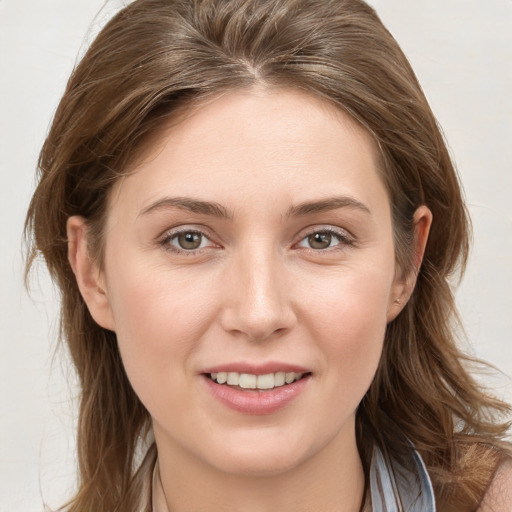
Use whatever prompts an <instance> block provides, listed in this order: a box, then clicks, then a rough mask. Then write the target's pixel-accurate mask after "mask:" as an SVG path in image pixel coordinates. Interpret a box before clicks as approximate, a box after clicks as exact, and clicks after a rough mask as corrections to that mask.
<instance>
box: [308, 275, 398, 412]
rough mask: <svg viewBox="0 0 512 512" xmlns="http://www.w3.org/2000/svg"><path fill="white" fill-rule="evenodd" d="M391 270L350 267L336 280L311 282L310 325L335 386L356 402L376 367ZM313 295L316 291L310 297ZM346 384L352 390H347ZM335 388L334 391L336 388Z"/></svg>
mask: <svg viewBox="0 0 512 512" xmlns="http://www.w3.org/2000/svg"><path fill="white" fill-rule="evenodd" d="M390 275H391V272H377V271H375V270H372V269H371V268H367V269H361V270H360V271H358V272H350V273H349V272H347V273H345V274H343V275H339V276H338V279H333V280H332V282H335V283H336V285H334V286H330V287H326V286H324V287H322V288H321V289H320V288H316V290H315V287H314V286H313V287H310V291H311V290H313V293H310V295H309V306H308V308H307V311H308V313H307V318H308V320H307V325H308V329H309V330H310V336H311V337H313V339H316V340H317V343H318V344H319V345H320V346H321V348H322V354H323V357H324V360H323V364H324V365H325V366H326V367H328V368H330V370H332V371H329V372H326V373H325V375H326V379H328V380H329V385H330V387H331V389H333V390H335V389H336V388H337V389H338V390H341V389H343V390H344V392H343V393H339V399H340V400H350V401H353V403H352V404H351V405H357V403H358V402H359V400H360V399H361V398H362V396H363V395H364V393H365V392H366V390H367V389H368V387H369V386H370V384H371V381H372V379H373V377H374V375H375V372H376V370H377V366H378V363H379V360H380V356H381V353H382V347H383V341H384V335H385V331H386V325H387V311H388V304H389V294H390V287H391V282H390V281H391V279H390V277H389V276H390ZM312 296H313V297H312ZM347 390H351V391H350V393H347ZM335 393H336V391H335Z"/></svg>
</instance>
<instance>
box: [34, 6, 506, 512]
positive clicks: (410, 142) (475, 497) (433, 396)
mask: <svg viewBox="0 0 512 512" xmlns="http://www.w3.org/2000/svg"><path fill="white" fill-rule="evenodd" d="M255 85H261V86H264V87H267V88H293V89H296V90H297V89H298V90H301V91H304V92H306V93H308V94H311V95H313V96H315V97H318V98H323V99H324V100H326V101H329V102H330V103H332V104H334V105H336V106H337V107H338V108H339V109H341V110H343V111H345V112H347V113H348V114H349V115H350V116H352V118H354V119H355V120H357V121H358V122H359V123H360V124H361V125H362V126H364V127H365V128H366V129H367V130H368V131H369V132H370V133H371V134H372V136H373V138H374V139H375V141H376V143H377V145H378V148H379V152H380V169H379V171H380V172H381V173H382V178H383V180H384V182H385V185H386V187H387V190H388V193H389V198H390V202H391V208H392V219H393V228H394V237H395V240H394V242H395V251H396V260H397V266H398V268H400V269H401V270H402V271H403V272H413V273H416V274H417V282H416V286H415V289H414V291H413V293H412V296H411V298H410V300H409V301H408V303H407V305H406V306H405V308H404V310H403V311H402V312H401V314H400V315H399V316H398V317H397V318H396V319H395V320H394V321H393V322H391V323H390V324H389V325H388V328H387V332H386V335H385V340H384V348H383V353H382V357H381V361H380V365H379V368H378V370H377V373H376V376H375V378H374V381H373V383H372V384H371V387H370V389H369V390H368V392H367V394H366V395H365V397H364V399H363V401H362V403H361V404H360V406H359V408H358V411H357V419H356V425H357V442H358V448H359V452H360V454H361V458H362V461H363V465H364V467H365V470H366V471H368V466H369V463H370V458H371V453H372V449H373V447H374V446H375V445H377V446H379V447H381V449H383V450H386V451H387V452H392V453H400V450H403V449H405V446H406V444H407V442H408V441H407V440H409V441H410V442H412V443H413V445H414V446H415V447H416V449H417V450H418V451H419V452H420V454H421V455H422V457H423V459H424V461H425V464H426V467H427V469H428V472H429V474H430V476H431V479H432V482H433V486H434V490H435V494H436V499H437V503H438V509H439V510H440V511H443V510H450V509H452V508H453V509H457V510H463V509H465V507H466V508H468V509H471V508H473V509H474V508H476V507H477V505H478V503H479V502H480V501H481V499H482V496H483V494H484V492H485V490H486V487H487V485H488V483H489V481H490V479H491V477H492V475H493V472H494V470H495V467H496V464H497V461H498V458H499V456H498V454H499V450H497V449H496V447H497V446H504V444H500V443H501V442H502V441H503V439H505V436H506V432H507V428H508V425H507V424H506V423H504V422H501V423H500V421H501V420H500V421H498V419H499V418H502V417H503V415H506V414H509V413H510V410H509V408H508V406H507V405H506V404H504V403H502V402H500V401H499V400H497V399H495V398H493V397H491V396H490V395H488V394H486V393H485V392H484V391H483V390H482V389H481V387H480V386H479V385H478V384H477V383H476V381H475V380H474V379H473V377H472V376H471V375H470V373H469V371H468V365H467V363H468V361H470V360H469V358H467V357H466V356H464V355H463V353H462V352H461V351H460V350H459V349H458V348H457V332H458V331H459V330H458V324H459V322H458V317H457V311H456V307H455V302H454V296H453V291H452V288H451V286H450V281H451V280H452V279H453V277H454V276H456V275H458V273H460V275H462V273H463V270H464V267H465V264H466V260H467V255H468V247H469V237H470V229H469V220H468V216H467V212H466V208H465V205H464V201H463V197H462V193H461V187H460V184H459V181H458V177H457V174H456V172H455V170H454V167H453V164H452V162H451V159H450V156H449V152H448V150H447V147H446V144H445V142H444V139H443V135H442V133H441V131H440V129H439V127H438V125H437V122H436V119H435V117H434V115H433V113H432V111H431V109H430V107H429V105H428V102H427V100H426V98H425V96H424V94H423V92H422V90H421V87H420V85H419V83H418V81H417V79H416V77H415V74H414V72H413V70H412V69H411V67H410V65H409V63H408V61H407V59H406V57H405V56H404V54H403V53H402V51H401V49H400V48H399V46H398V44H397V43H396V41H395V40H394V38H393V37H392V36H391V34H390V33H389V32H388V31H387V30H386V28H385V27H384V26H383V25H382V23H381V21H380V19H379V18H378V16H377V14H376V13H375V11H374V10H373V9H372V8H370V7H369V6H368V5H367V4H366V3H364V2H363V1H361V0H137V1H135V2H133V3H131V4H130V5H129V6H127V7H126V8H125V9H123V10H122V11H121V12H119V13H118V14H117V15H116V16H115V17H113V19H111V21H110V22H109V23H108V24H107V25H106V27H105V28H104V29H103V30H102V31H101V32H100V34H99V35H98V36H97V38H96V39H95V41H94V42H93V43H92V45H91V46H90V48H89V49H88V51H87V52H86V54H85V56H84V57H83V58H82V60H81V62H80V63H79V64H78V65H77V66H76V68H75V70H74V71H73V74H72V76H71V78H70V79H69V82H68V84H67V88H66V91H65V93H64V96H63V98H62V100H61V102H60V104H59V107H58V109H57V111H56V113H55V117H54V119H53V123H52V126H51V128H50V131H49V134H48V137H47V139H46V141H45V143H44V146H43V148H42V151H41V154H40V159H39V182H38V186H37V190H36V191H35V193H34V196H33V198H32V201H31V203H30V207H29V210H28V215H27V220H26V227H25V229H26V236H27V238H28V239H29V244H30V247H29V250H30V252H29V255H28V259H27V273H28V271H29V269H30V267H31V264H32V262H33V260H34V259H35V258H36V257H37V256H38V255H42V256H43V258H44V260H45V261H46V264H47V266H48V269H49V271H50V274H51V276H52V278H53V279H54V281H55V282H56V283H57V285H58V287H59V289H60V291H61V297H62V310H61V338H62V339H64V340H65V342H66V343H67V346H68V347H69V351H70V354H71V356H72V360H73V363H74V365H75V367H76V371H77V373H78V377H79V381H80V385H81V399H80V412H79V419H78V427H77V428H78V440H77V443H78V465H79V467H78V474H79V488H78V491H77V494H76V495H75V497H74V499H73V500H72V501H71V503H70V504H69V505H68V506H69V511H70V512H85V511H90V510H95V511H97V512H102V511H104V512H106V511H110V512H111V511H120V510H123V511H126V512H129V511H131V510H134V508H133V506H134V505H133V502H130V500H131V499H132V498H133V496H134V493H136V485H138V484H137V478H134V473H135V472H136V468H137V462H138V458H137V451H138V450H139V449H140V446H141V443H143V442H144V440H145V439H146V436H147V434H148V431H149V429H150V417H149V414H148V412H147V411H146V409H145V408H144V407H143V405H142V404H141V402H140V400H139V399H138V397H137V396H136V394H135V392H134V391H133V389H132V387H131V385H130V383H129V381H128V378H127V376H126V374H125V371H124V369H123V365H122V362H121V358H120V355H119V351H118V347H117V341H116V335H115V333H114V332H111V331H109V330H106V329H103V328H102V327H100V326H99V325H97V324H96V323H95V322H94V320H93V319H92V317H91V315H90V314H89V311H88V309H87V307H86V305H85V303H84V300H83V299H82V297H81V295H80V292H79V289H78V286H77V283H76V280H75V277H74V275H73V272H72V269H71V267H70V264H69V262H68V258H67V239H66V221H67V219H68V218H69V217H70V216H72V215H81V216H83V217H85V218H86V219H87V223H88V226H89V237H90V239H89V249H90V251H91V254H92V255H93V256H94V257H95V258H97V261H98V262H99V264H100V265H101V262H102V250H103V249H102V241H103V226H104V222H105V217H106V213H107V199H108V196H109V191H110V190H111V187H112V185H113V184H114V183H115V182H116V180H118V179H119V178H120V177H121V176H123V175H124V174H126V173H127V172H129V169H130V165H131V164H132V163H133V161H134V159H135V158H136V156H137V154H138V153H139V152H140V151H141V150H142V149H143V148H144V145H145V144H146V143H147V141H148V140H149V138H150V137H152V136H154V134H156V133H157V132H158V130H160V129H161V128H162V127H163V126H165V125H166V123H169V121H170V120H172V119H176V116H177V113H178V112H181V111H183V109H185V110H186V109H187V108H192V106H194V105H196V104H197V102H199V101H201V100H204V99H208V98H212V97H214V96H215V95H217V94H220V93H223V92H226V91H232V90H237V89H242V88H249V87H251V86H255ZM420 205H426V206H427V207H428V208H429V209H430V210H431V211H432V213H433V219H434V220H433V224H432V227H431V231H430V236H429V240H428V243H427V247H426V250H425V255H424V259H423V262H422V264H421V267H420V268H414V266H415V262H414V258H413V256H412V242H413V238H414V229H413V214H414V212H415V210H416V209H417V208H418V206H420ZM397 428H398V429H399V431H401V432H402V433H403V437H402V436H397V434H396V432H397ZM139 484H140V482H139Z"/></svg>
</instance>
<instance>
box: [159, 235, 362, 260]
mask: <svg viewBox="0 0 512 512" xmlns="http://www.w3.org/2000/svg"><path fill="white" fill-rule="evenodd" d="M181 234H194V235H199V236H200V237H202V240H201V244H202V243H203V241H204V240H206V241H209V242H210V243H211V244H214V242H212V241H211V240H210V238H209V237H208V236H207V235H206V234H205V233H204V232H203V231H201V230H200V229H193V228H188V229H180V230H179V231H172V232H168V233H167V234H166V235H165V236H164V238H163V239H162V240H161V241H160V242H159V244H160V245H161V246H162V247H164V249H165V250H167V251H170V252H173V253H175V254H179V255H184V256H194V255H196V254H197V253H198V252H199V251H201V250H202V249H204V248H205V247H198V248H197V249H192V250H187V249H182V248H178V247H176V246H173V245H171V241H173V240H175V239H176V238H177V237H178V236H180V235H181ZM319 234H321V235H329V236H331V237H335V238H337V239H338V242H339V243H338V244H336V245H335V246H333V247H326V248H325V249H314V248H312V247H304V246H302V247H303V248H304V249H305V250H307V251H311V252H313V253H315V254H318V253H325V252H335V251H340V250H343V249H344V248H345V247H347V246H348V247H350V246H354V245H355V240H354V238H353V236H352V235H348V234H347V232H345V231H342V230H336V229H333V228H323V229H322V228H320V229H314V230H312V231H310V232H308V233H306V234H304V235H303V236H302V237H301V239H300V240H299V242H297V243H295V244H294V247H301V246H300V245H299V244H300V243H301V242H303V241H304V240H306V239H307V238H308V237H311V236H313V235H319ZM340 246H341V247H340ZM218 247H220V246H218Z"/></svg>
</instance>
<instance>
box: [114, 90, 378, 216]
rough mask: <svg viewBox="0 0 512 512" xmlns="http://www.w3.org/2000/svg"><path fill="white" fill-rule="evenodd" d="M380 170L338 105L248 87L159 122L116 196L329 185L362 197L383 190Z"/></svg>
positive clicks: (300, 190) (372, 148) (248, 192)
mask: <svg viewBox="0 0 512 512" xmlns="http://www.w3.org/2000/svg"><path fill="white" fill-rule="evenodd" d="M377 167H378V150H377V147H376V144H375V142H374V139H373V137H372V136H371V135H370V134H369V133H368V131H367V130H365V129H364V128H363V127H362V126H361V125H360V124H359V123H357V122H356V121H355V120H353V119H352V118H351V117H350V116H349V115H348V114H347V113H345V112H344V111H342V110H341V109H340V108H337V107H335V106H334V105H333V104H331V103H329V102H327V101H325V100H322V99H319V98H317V97H315V96H312V95H309V94H306V93H303V92H300V91H296V90H293V89H270V90H269V89H263V88H252V89H248V90H242V91H235V92H228V93H224V94H222V95H220V96H217V97H215V98H213V99H210V100H208V101H207V102H203V103H201V104H199V105H195V106H194V107H192V108H190V109H188V110H187V111H185V113H181V115H180V117H179V118H178V119H174V120H173V121H172V123H171V124H169V125H166V126H164V127H162V128H161V129H160V131H159V132H158V133H157V135H156V136H155V137H153V139H152V140H150V141H149V142H148V143H147V144H146V145H145V147H144V148H143V151H142V153H141V157H140V158H139V159H138V161H137V164H136V165H135V170H134V172H132V173H131V174H130V175H129V176H128V177H127V178H126V179H125V180H122V182H120V183H118V184H117V186H116V187H115V189H116V191H115V192H114V194H113V197H118V196H119V194H120V192H121V191H122V190H123V194H125V193H127V192H129V193H130V202H131V203H132V204H137V203H140V202H141V201H149V200H156V199H157V198H158V195H160V194H162V193H163V192H164V191H170V190H171V189H172V193H173V195H187V196H188V195H190V194H191V193H196V194H197V193H198V194H205V195H208V196H210V195H212V194H213V195H215V196H217V197H218V199H220V200H222V199H226V200H232V199H233V198H234V196H236V195H237V192H238V195H239V196H243V197H245V198H248V197H250V196H252V195H254V194H261V193H262V192H265V193H266V194H267V195H268V196H271V195H272V194H271V192H272V193H277V192H281V193H282V194H284V195H285V196H286V195H288V196H290V198H292V196H293V199H296V200H297V201H299V202H300V201H302V200H308V197H307V196H308V194H309V193H314V192H315V190H316V191H317V192H318V194H320V195H326V194H330V193H331V190H330V188H333V187H334V188H336V187H345V188H347V187H348V188H349V189H350V188H353V189H354V188H355V189H359V193H360V194H362V195H363V196H364V195H365V190H366V191H367V192H371V191H372V190H373V189H376V188H379V187H382V183H381V179H380V176H379V173H378V171H377ZM127 185H130V187H129V190H125V189H126V188H127ZM353 192H355V190H353ZM233 194H234V195H233ZM223 196H224V197H223ZM302 196H304V197H302ZM238 199H239V198H238ZM139 206H140V207H141V206H142V205H140V204H139Z"/></svg>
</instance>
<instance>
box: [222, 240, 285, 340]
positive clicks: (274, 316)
mask: <svg viewBox="0 0 512 512" xmlns="http://www.w3.org/2000/svg"><path fill="white" fill-rule="evenodd" d="M230 267H231V268H230V270H229V276H228V279H229V280H230V283H231V286H230V295H231V297H230V298H229V300H228V301H227V306H226V310H225V312H224V313H225V314H224V328H225V329H227V330H229V331H232V332H233V331H238V332H242V333H244V334H245V335H247V336H248V337H249V338H251V339H260V340H262V339H265V338H268V337H270V336H271V335H272V334H274V333H276V332H278V331H279V332H282V331H284V330H286V329H288V328H289V327H291V325H292V323H293V312H292V309H291V304H290V301H289V297H288V293H287V290H286V287H285V271H284V268H283V267H284V265H283V262H282V261H281V258H280V256H279V254H278V253H277V251H276V250H275V248H274V247H273V246H272V245H271V244H268V243H267V244H263V243H261V244H257V243H255V244H250V245H248V246H247V247H245V248H244V249H243V250H241V251H240V252H239V253H238V254H237V255H236V256H235V257H234V258H233V261H232V262H231V266H230Z"/></svg>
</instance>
